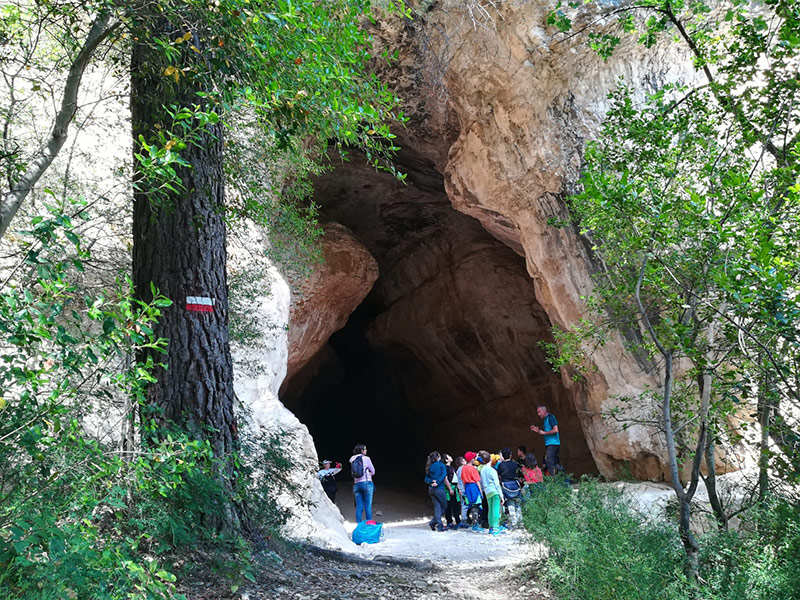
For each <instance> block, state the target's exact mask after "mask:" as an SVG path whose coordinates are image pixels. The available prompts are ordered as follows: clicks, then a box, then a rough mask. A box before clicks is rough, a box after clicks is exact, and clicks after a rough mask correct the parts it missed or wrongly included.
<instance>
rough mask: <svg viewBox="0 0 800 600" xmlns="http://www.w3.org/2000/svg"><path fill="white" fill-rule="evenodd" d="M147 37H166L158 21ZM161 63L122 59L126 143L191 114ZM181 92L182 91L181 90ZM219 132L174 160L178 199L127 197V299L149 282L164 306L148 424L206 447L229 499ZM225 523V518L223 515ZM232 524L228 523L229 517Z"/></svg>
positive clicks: (191, 99) (141, 54) (139, 51)
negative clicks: (179, 113) (126, 66)
mask: <svg viewBox="0 0 800 600" xmlns="http://www.w3.org/2000/svg"><path fill="white" fill-rule="evenodd" d="M156 29H157V30H158V31H156V32H154V35H155V34H156V33H157V34H159V35H163V36H164V37H166V38H167V39H170V38H172V37H174V36H175V35H176V33H175V32H174V31H170V28H169V24H167V23H164V22H163V21H162V22H161V23H159V24H158V27H157V28H156ZM164 69H165V61H164V59H163V57H162V55H161V54H160V53H159V52H158V51H157V50H153V49H152V48H149V47H147V46H145V45H142V44H138V45H136V46H135V47H134V51H133V57H132V69H131V73H132V84H131V117H132V124H133V135H134V143H135V145H136V147H137V149H138V148H139V144H138V142H137V141H136V140H137V139H138V136H139V135H140V134H141V135H143V136H145V138H146V139H149V138H150V136H151V134H152V133H151V132H153V131H156V130H157V129H159V128H163V127H164V126H165V120H164V119H163V117H164V109H163V106H164V105H169V104H171V103H176V104H180V105H182V106H192V105H193V104H197V103H199V102H200V99H199V98H198V97H197V96H196V94H195V92H196V91H198V90H196V89H194V88H193V86H192V85H191V84H186V83H184V82H183V80H182V81H181V84H180V85H177V84H175V85H173V82H172V79H171V78H168V77H165V76H164ZM187 88H188V89H187ZM222 133H223V132H222V127H221V126H220V125H209V126H208V127H207V128H205V129H204V130H203V131H201V132H200V134H199V139H197V140H196V143H193V144H188V145H187V147H186V148H185V149H184V150H182V151H181V157H182V158H183V159H185V160H186V161H188V163H189V165H190V167H187V168H179V169H178V174H179V176H180V179H181V181H182V183H183V188H184V189H183V190H182V191H180V192H178V193H174V194H171V195H170V197H169V199H168V201H167V202H159V203H154V202H152V200H153V198H152V197H151V196H150V195H149V194H147V190H143V189H140V190H138V191H137V193H135V194H134V210H133V280H134V287H135V292H136V296H137V297H138V298H140V299H142V300H145V301H147V300H150V299H151V298H152V293H151V282H152V284H153V285H155V287H156V288H157V289H158V290H159V291H160V292H161V293H162V294H164V295H166V296H167V297H168V298H170V299H171V300H172V301H173V304H172V306H170V307H168V308H166V309H165V310H164V311H163V316H162V317H161V319H160V320H159V321H158V324H157V325H156V329H155V331H156V334H157V335H159V336H162V337H165V338H167V339H168V340H169V346H168V352H167V355H166V357H165V356H164V355H160V354H153V356H152V357H153V359H154V360H155V361H156V362H165V363H166V366H167V368H166V369H157V370H156V373H155V376H156V381H155V382H154V383H152V384H151V385H150V386H149V388H148V392H147V400H148V403H149V404H150V405H151V406H152V407H154V408H155V409H157V410H156V419H157V422H159V423H160V424H162V425H164V426H168V425H170V424H174V425H176V426H177V427H179V428H181V429H182V430H184V431H188V432H189V433H191V434H193V435H195V436H197V437H200V438H205V439H208V440H209V441H210V443H211V445H212V447H213V449H214V453H215V455H216V456H217V457H218V458H221V459H222V461H221V463H220V464H221V466H220V471H219V476H220V478H221V479H222V481H223V483H224V485H225V486H226V487H227V488H228V489H233V487H234V482H233V469H232V465H231V464H230V461H228V460H227V459H228V457H230V455H231V453H232V451H233V450H234V445H235V441H236V423H235V419H234V413H233V399H234V396H233V364H232V360H231V354H230V345H229V338H228V283H227V274H226V260H227V257H226V249H225V222H224V219H223V206H224V202H225V191H224V175H223V168H222V167H223V164H222V160H223V142H222ZM228 512H229V515H228V516H232V515H231V514H230V513H231V512H232V509H229V511H228ZM232 518H234V519H235V517H232Z"/></svg>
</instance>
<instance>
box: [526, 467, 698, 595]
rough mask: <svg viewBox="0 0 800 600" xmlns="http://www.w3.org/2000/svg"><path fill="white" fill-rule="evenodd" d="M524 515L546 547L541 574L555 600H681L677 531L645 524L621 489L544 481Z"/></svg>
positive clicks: (588, 481)
mask: <svg viewBox="0 0 800 600" xmlns="http://www.w3.org/2000/svg"><path fill="white" fill-rule="evenodd" d="M523 515H524V520H525V525H526V527H527V529H528V530H529V531H530V532H531V533H532V534H533V536H534V538H535V539H537V540H540V541H541V542H542V543H544V544H545V545H546V546H547V547H548V549H549V555H548V556H547V558H545V559H543V561H542V562H541V565H540V567H541V570H540V572H541V574H542V575H543V576H544V578H545V579H546V581H547V582H548V583H549V584H550V586H551V587H552V588H553V591H554V592H555V593H556V596H558V597H559V598H561V599H563V600H566V599H575V600H578V599H580V600H611V599H619V598H625V599H626V600H628V599H630V600H633V599H641V600H647V599H651V598H652V599H666V598H682V597H683V596H682V594H681V593H680V587H681V586H682V584H683V583H684V579H683V574H682V570H681V569H682V562H681V555H680V551H679V548H680V546H679V543H680V542H679V539H678V536H677V530H676V529H675V528H674V527H669V526H668V525H666V524H664V523H660V522H654V521H648V520H646V519H645V518H644V517H642V516H641V515H639V514H638V513H636V512H635V510H634V509H633V508H632V507H631V506H630V504H629V503H628V502H627V501H626V499H625V498H624V497H623V496H622V494H621V492H619V491H618V490H616V489H614V488H611V487H609V486H602V485H599V484H598V483H597V482H596V481H594V480H591V479H583V480H582V481H581V483H580V485H579V486H578V488H577V489H576V490H573V489H572V488H571V486H569V485H568V484H565V482H564V481H563V479H561V478H555V479H553V478H545V484H544V485H543V486H541V487H540V488H539V490H538V491H537V492H534V493H533V494H532V495H531V497H530V498H529V499H528V500H527V501H526V502H525V504H524V507H523Z"/></svg>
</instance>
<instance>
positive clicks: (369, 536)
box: [353, 521, 383, 544]
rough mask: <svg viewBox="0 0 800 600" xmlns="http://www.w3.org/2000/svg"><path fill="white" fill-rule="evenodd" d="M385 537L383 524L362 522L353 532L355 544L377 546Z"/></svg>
mask: <svg viewBox="0 0 800 600" xmlns="http://www.w3.org/2000/svg"><path fill="white" fill-rule="evenodd" d="M382 537H383V523H376V522H375V521H361V523H359V524H358V525H356V528H355V529H354V530H353V543H354V544H377V543H378V542H380V541H381V538H382Z"/></svg>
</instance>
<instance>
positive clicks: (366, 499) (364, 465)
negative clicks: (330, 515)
mask: <svg viewBox="0 0 800 600" xmlns="http://www.w3.org/2000/svg"><path fill="white" fill-rule="evenodd" d="M357 458H360V461H359V462H360V463H361V465H360V469H358V471H360V472H361V475H359V476H356V474H355V473H356V469H357V467H356V466H355V465H354V463H355V461H356V459H357ZM350 471H351V473H352V474H353V496H354V497H355V499H356V523H360V522H361V521H363V520H364V519H362V518H361V513H362V512H363V513H364V514H365V515H366V520H367V521H371V520H372V494H373V492H374V491H375V485H374V484H373V483H372V478H373V477H374V476H375V466H374V465H373V464H372V460H371V459H370V457H369V456H367V447H366V446H365V445H364V444H356V447H355V448H353V456H351V457H350Z"/></svg>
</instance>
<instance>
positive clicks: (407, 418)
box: [281, 159, 598, 485]
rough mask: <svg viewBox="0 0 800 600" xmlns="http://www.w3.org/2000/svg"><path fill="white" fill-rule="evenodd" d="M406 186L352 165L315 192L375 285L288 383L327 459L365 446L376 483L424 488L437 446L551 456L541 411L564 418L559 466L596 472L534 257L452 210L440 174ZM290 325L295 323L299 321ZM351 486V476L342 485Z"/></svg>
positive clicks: (288, 398)
mask: <svg viewBox="0 0 800 600" xmlns="http://www.w3.org/2000/svg"><path fill="white" fill-rule="evenodd" d="M405 166H406V171H407V172H408V179H407V183H406V184H403V183H400V182H398V181H397V180H395V179H394V178H392V177H391V176H390V175H388V174H385V173H378V172H376V171H374V170H372V169H371V168H370V167H368V166H365V165H363V164H360V163H359V161H357V160H356V159H353V160H351V161H350V162H347V163H343V164H342V165H340V166H338V167H337V168H336V169H335V170H334V171H332V172H331V173H329V174H327V175H325V176H324V177H322V178H321V179H320V180H319V181H317V182H316V185H315V189H316V191H315V201H316V202H317V204H318V205H319V206H320V215H321V217H322V219H321V220H322V222H323V224H324V223H325V222H329V223H330V222H335V223H339V224H341V225H344V226H345V227H347V228H348V229H349V230H350V231H351V232H352V233H353V234H354V235H355V236H356V238H357V239H358V240H359V241H360V242H361V243H362V244H363V245H364V246H365V247H366V248H367V250H368V251H369V253H370V254H371V255H372V256H373V257H374V258H375V260H376V261H377V263H378V269H379V277H378V279H377V281H376V282H375V284H374V285H373V287H372V290H371V291H370V292H369V294H368V295H367V297H366V298H365V299H364V301H363V302H362V303H361V304H360V306H358V308H357V309H356V310H355V311H354V312H353V313H352V314H351V315H350V317H349V319H348V321H347V323H346V325H345V326H344V327H343V328H342V329H340V330H339V331H337V332H335V333H333V334H332V335H331V336H330V338H329V340H328V342H327V343H326V344H325V345H324V346H323V347H322V349H321V350H320V351H319V352H317V353H316V355H315V356H314V357H313V358H312V359H311V360H310V361H308V362H307V363H306V364H305V365H304V366H303V367H302V368H300V369H299V370H298V371H297V372H296V373H290V374H289V377H287V379H286V381H285V382H284V384H283V387H282V388H281V400H282V401H283V402H284V404H285V405H286V406H287V407H288V408H289V409H290V410H292V411H293V412H294V413H295V414H296V415H297V417H298V418H299V419H300V420H301V421H302V422H303V423H305V424H306V426H307V427H308V429H309V431H310V433H311V435H312V436H313V438H314V442H315V444H316V449H317V453H318V455H319V457H320V459H322V458H329V459H331V460H334V461H341V462H342V463H345V465H346V462H347V459H348V458H349V457H350V455H351V450H352V448H353V446H354V445H355V444H356V443H357V442H363V443H364V444H366V445H367V448H368V451H369V455H370V456H371V457H372V458H373V460H374V462H375V464H376V469H377V470H378V471H379V473H378V475H377V477H376V483H381V484H384V483H387V482H390V481H391V482H393V483H395V484H402V485H405V484H406V482H417V483H418V482H419V481H421V478H422V473H423V470H424V462H425V458H426V456H427V454H428V452H430V451H431V450H433V449H437V450H439V451H441V452H443V453H444V452H447V453H449V454H451V455H453V456H457V455H462V454H463V453H464V452H465V451H467V450H479V449H486V450H490V451H492V452H497V451H498V450H499V449H500V448H502V447H504V446H508V447H511V448H514V447H516V446H517V445H520V444H524V445H526V446H527V447H528V449H529V451H532V452H534V453H535V455H536V457H537V459H538V460H539V461H540V462H542V459H543V456H544V443H543V440H542V438H541V436H539V435H537V434H534V433H532V432H531V431H530V430H529V426H530V425H531V424H534V423H535V424H537V425H541V420H540V419H539V418H538V417H537V415H536V407H537V405H539V404H545V405H546V406H548V408H549V410H550V411H551V412H552V413H553V414H555V415H556V417H557V418H558V421H559V429H560V432H561V440H562V445H561V462H562V464H563V465H564V466H565V468H566V469H567V470H568V471H570V472H572V473H597V472H598V471H597V467H596V465H595V462H594V459H593V458H592V454H591V452H590V450H589V448H588V446H587V443H586V439H585V437H584V434H583V430H582V427H581V423H580V420H579V418H578V415H577V413H576V409H575V403H574V401H573V399H572V396H571V393H570V391H568V390H567V389H566V387H565V386H564V384H563V383H562V381H561V376H560V374H559V373H556V372H554V371H553V370H552V368H551V367H550V365H549V364H548V363H547V362H546V360H545V355H544V352H543V350H542V348H541V347H540V342H542V341H551V340H552V334H551V326H550V321H549V319H548V317H547V314H546V313H545V311H544V309H543V308H542V307H541V306H540V305H539V303H538V302H537V300H536V297H535V292H534V286H533V283H532V281H531V278H530V277H529V275H528V273H527V271H526V268H525V261H524V259H523V258H522V257H521V256H519V254H517V253H516V252H515V251H514V250H512V249H511V248H509V247H508V246H506V245H505V244H503V243H502V242H500V241H498V240H497V239H495V238H494V237H492V236H491V235H490V234H489V233H487V232H486V230H485V229H484V228H483V227H482V226H481V224H480V223H479V222H478V221H477V220H475V219H473V218H471V217H469V216H466V215H463V214H461V213H459V212H457V211H456V210H454V209H453V207H452V206H451V204H450V201H449V199H448V197H447V195H446V193H445V189H444V183H443V180H442V176H441V175H440V174H439V173H437V172H436V171H435V170H434V169H433V168H431V167H428V166H426V165H421V164H418V163H415V164H411V165H405ZM290 326H291V325H290ZM339 478H340V479H341V480H342V481H343V482H344V481H348V480H349V473H347V471H346V469H345V471H344V472H343V473H342V474H341V475H340V477H339Z"/></svg>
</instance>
